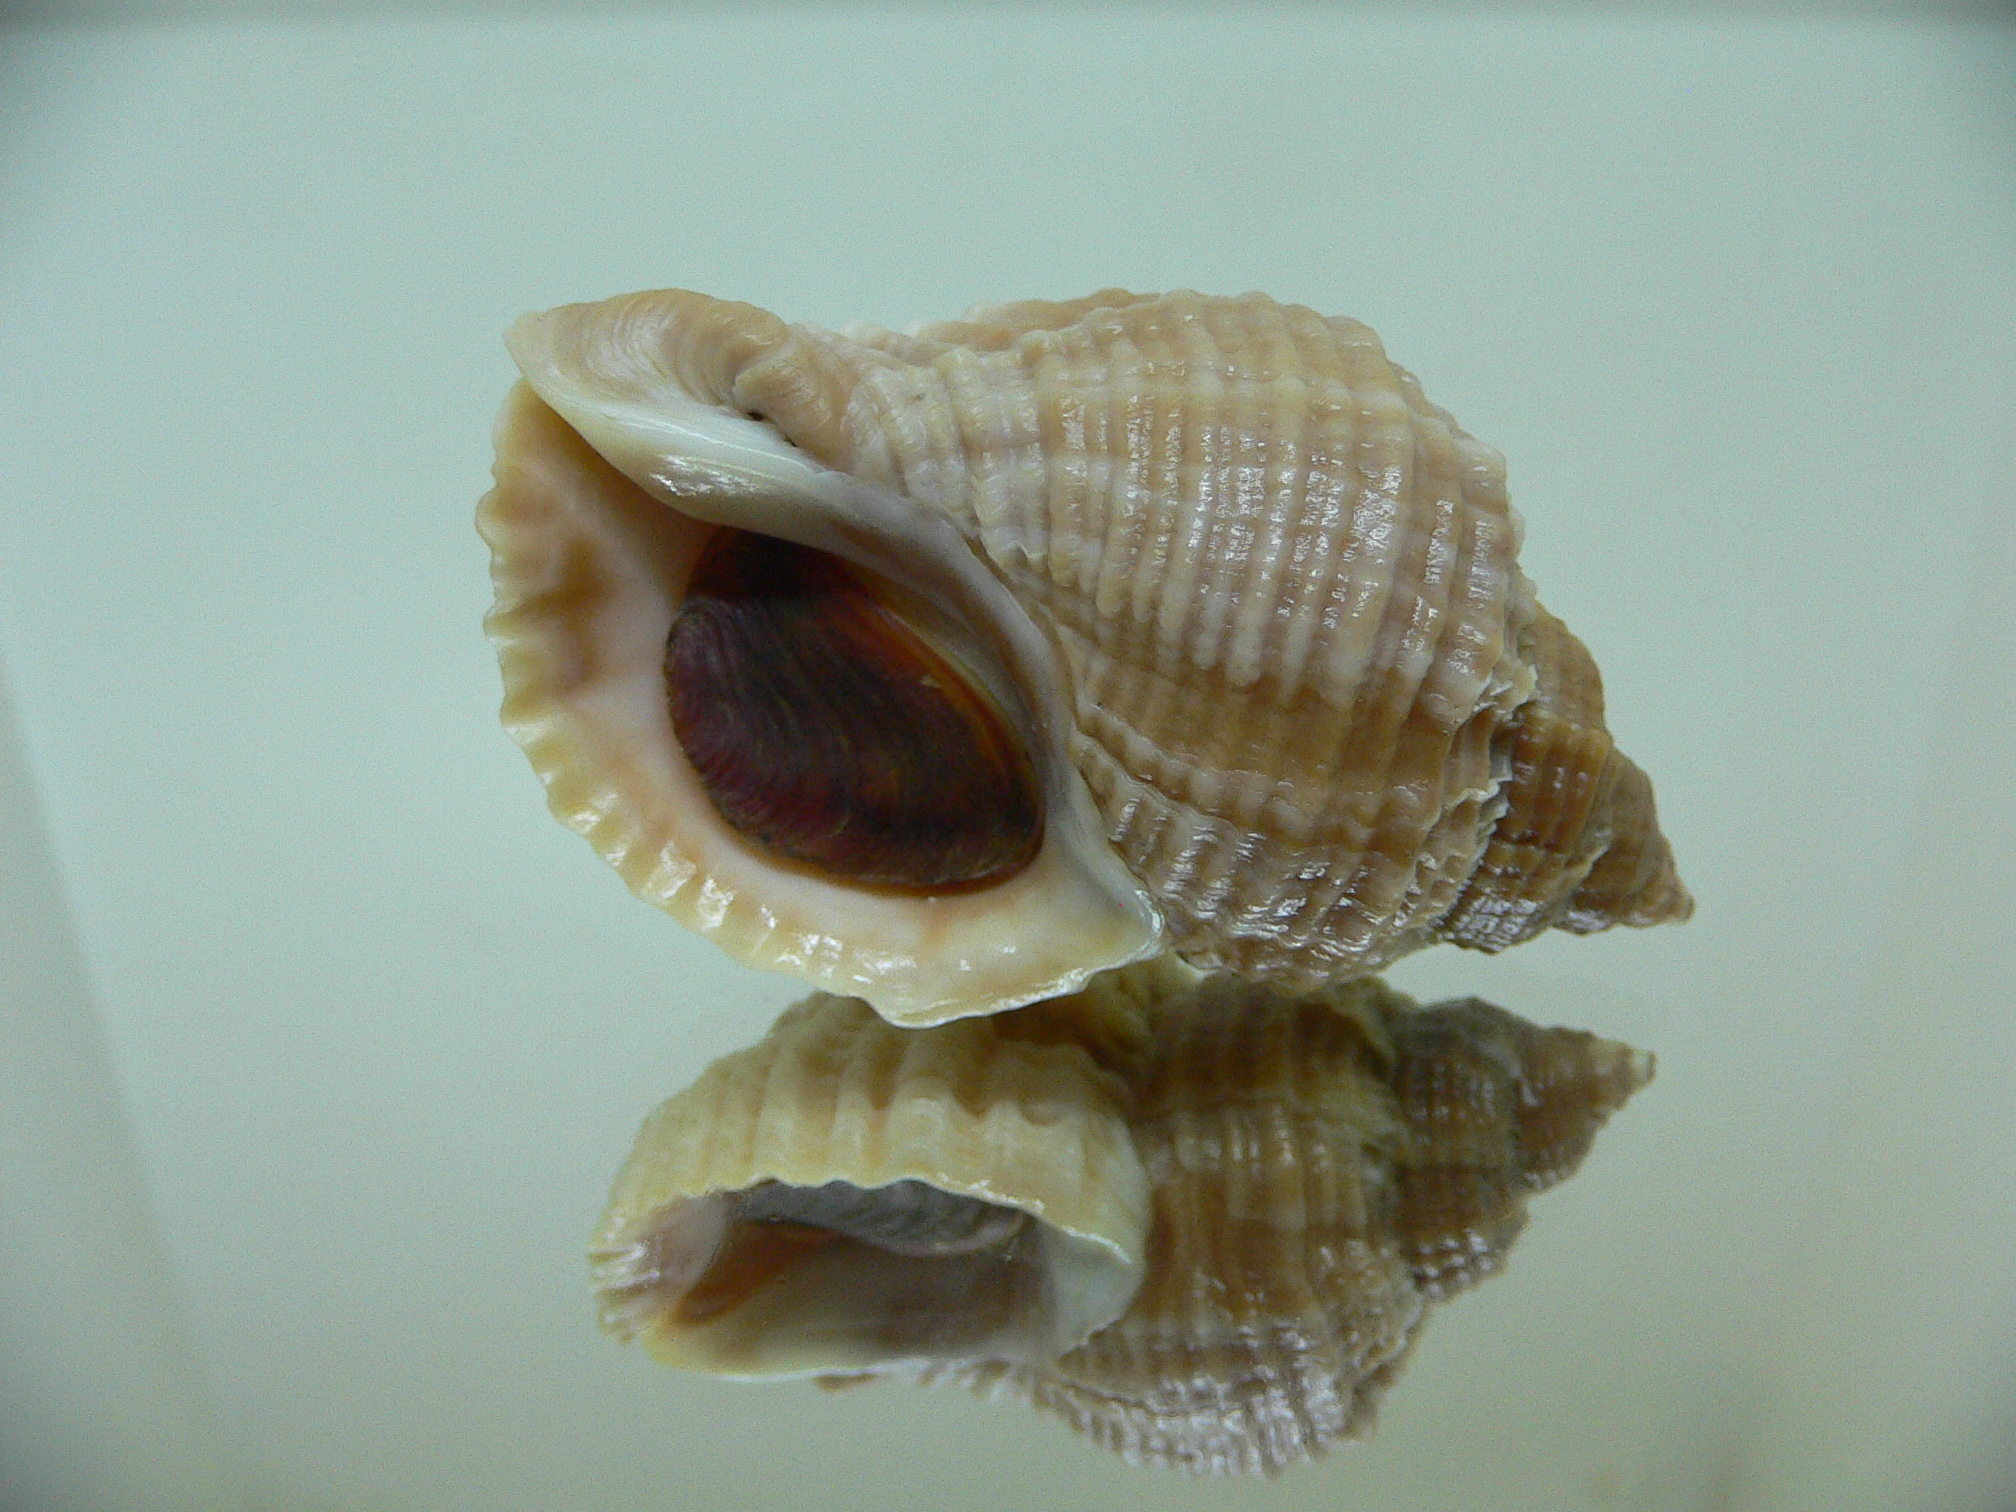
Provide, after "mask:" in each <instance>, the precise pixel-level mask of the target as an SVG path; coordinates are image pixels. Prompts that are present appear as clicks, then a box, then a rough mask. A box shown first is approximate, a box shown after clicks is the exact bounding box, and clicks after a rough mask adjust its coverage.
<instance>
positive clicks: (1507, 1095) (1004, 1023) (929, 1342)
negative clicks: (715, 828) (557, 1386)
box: [591, 958, 1652, 1475]
mask: <svg viewBox="0 0 2016 1512" xmlns="http://www.w3.org/2000/svg"><path fill="white" fill-rule="evenodd" d="M1651 1074H1652V1061H1651V1057H1650V1056H1647V1055H1644V1054H1642V1053H1640V1052H1637V1051H1633V1050H1630V1049H1628V1048H1627V1047H1625V1046H1622V1045H1617V1044H1613V1043H1609V1042H1606V1041H1602V1040H1599V1039H1597V1038H1596V1037H1595V1036H1593V1035H1589V1034H1585V1033H1582V1032H1580V1031H1574V1030H1562V1029H1541V1028H1538V1027H1536V1026H1534V1025H1532V1024H1529V1023H1526V1022H1525V1021H1523V1020H1521V1019H1518V1018H1516V1017H1514V1016H1513V1015H1511V1014H1508V1013H1506V1012H1504V1011H1503V1010H1501V1009H1498V1008H1494V1007H1491V1006H1490V1005H1488V1004H1484V1003H1480V1002H1477V1001H1475V1000H1468V1001H1463V1002H1457V1003H1450V1004H1442V1005H1438V1006H1435V1007H1432V1008H1426V1009H1422V1008H1417V1007H1415V1006H1414V1005H1413V1004H1412V1003H1411V1002H1410V1001H1408V1000H1407V999H1405V998H1403V997H1401V996H1400V995H1399V994H1397V993H1394V992H1392V991H1391V990H1389V989H1387V988H1386V987H1385V986H1384V985H1383V984H1381V983H1379V982H1378V981H1376V980H1372V979H1361V980H1358V981H1354V982H1349V983H1343V984H1334V985H1331V986H1327V987H1325V988H1323V989H1320V990H1319V991H1317V992H1314V993H1309V994H1304V995H1300V996H1295V995H1291V994H1288V993H1284V992H1282V991H1281V990H1279V989H1278V988H1274V987H1270V986H1268V985H1266V984H1264V983H1256V982H1250V981H1240V980H1237V979H1233V978H1229V977H1200V976H1199V975H1198V974H1196V973H1195V972H1194V971H1191V970H1190V969H1189V968H1187V967H1184V966H1182V965H1181V964H1179V963H1177V962H1176V961H1174V960H1173V959H1169V958H1165V959H1162V960H1158V961H1154V962H1149V963H1144V964H1142V965H1138V966H1133V967H1129V968H1126V969H1124V970H1120V971H1116V972H1111V973H1107V974H1105V975H1102V976H1100V977H1098V978H1096V979H1095V980H1094V981H1093V982H1092V983H1091V984H1090V985H1089V986H1088V987H1087V988H1086V989H1085V990H1083V991H1082V992H1080V993H1077V994H1074V995H1071V996H1068V997H1065V998H1061V999H1056V1000H1052V1001H1048V1002H1045V1003H1041V1004H1037V1005H1033V1006H1031V1007H1027V1008H1024V1009H1021V1010H1018V1011H1015V1012H1011V1013H1004V1014H999V1015H995V1016H992V1017H988V1018H984V1019H972V1020H965V1021H961V1022H957V1023H948V1024H945V1025H941V1026H939V1027H937V1028H931V1029H918V1030H904V1029H898V1028H896V1027H893V1026H891V1025H888V1024H887V1023H885V1022H883V1021H881V1020H879V1019H878V1018H877V1017H876V1016H875V1015H874V1014H873V1013H872V1011H871V1010H870V1009H869V1008H868V1006H867V1005H866V1004H864V1003H861V1002H859V1001H856V1000H849V999H842V998H834V997H827V996H823V995H822V996H818V997H814V998H812V999H810V1000H808V1001H807V1002H805V1003H801V1004H800V1005H798V1006H797V1007H796V1008H793V1009H791V1010H790V1011H789V1012H787V1013H786V1014H785V1015H784V1017H783V1018H782V1019H780V1020H779V1022H778V1024H777V1025H776V1027H775V1028H773V1029H772V1031H771V1033H770V1034H769V1036H767V1037H766V1038H765V1039H764V1040H763V1041H762V1042H761V1043H759V1044H758V1045H756V1046H753V1047H751V1048H750V1049H748V1050H744V1051H741V1052H738V1053H736V1054H734V1055H730V1056H728V1057H726V1058H725V1059H723V1060H722V1061H719V1062H716V1063H715V1065H714V1066H712V1067H710V1068H709V1070H708V1071H707V1072H706V1073H705V1074H704V1075H703V1076H702V1077H701V1079H700V1081H699V1082H697V1083H696V1084H695V1085H694V1087H692V1088H690V1089H689V1090H688V1091H687V1092H684V1093H681V1094H680V1095H679V1096H677V1097H674V1098H673V1099H671V1100H670V1101H669V1102H668V1103H666V1104H665V1106H664V1107H662V1108H661V1109H659V1111H658V1112H657V1113H656V1114H654V1115H653V1116H652V1118H651V1119H650V1120H649V1121H648V1122H647V1124H646V1125H645V1128H644V1130H643V1132H642V1133H641V1134H640V1136H639V1138H638V1142H637V1146H636V1149H635V1150H634V1152H633V1153H632V1155H631V1158H630V1161H629V1163H628V1164H627V1165H626V1166H625V1168H624V1170H623V1173H622V1174H621V1175H620V1176H619V1177H618V1178H617V1183H616V1187H615V1191H614V1193H613V1195H612V1199H611V1203H610V1206H609V1210H608V1212H607V1213H606V1214H605V1216H604V1218H603V1221H602V1224H601V1226H600V1228H599V1230H598V1232H597V1235H596V1238H595V1241H594V1244H593V1246H592V1247H591V1257H592V1259H593V1262H594V1269H595V1277H596V1286H597V1290H598V1293H599V1295H600V1297H601V1301H602V1317H603V1323H604V1326H605V1327H607V1328H609V1329H610V1331H612V1332H613V1333H616V1334H617V1335H618V1336H619V1337H625V1338H628V1337H638V1336H641V1337H642V1338H643V1339H644V1341H645V1342H646V1343H647V1344H648V1345H649V1347H650V1348H651V1349H652V1351H653V1352H654V1354H656V1355H658V1356H659V1357H660V1358H661V1359H663V1360H665V1361H666V1362H667V1363H670V1364H674V1365H678V1366H681V1367H684V1368H689V1369H697V1370H703V1371H709V1372H712V1373H716V1374H721V1375H727V1376H731V1377H742V1378H749V1377H757V1376H775V1375H802V1376H815V1377H819V1378H822V1379H846V1378H872V1377H876V1376H890V1375H893V1376H899V1377H903V1378H907V1379H916V1380H922V1381H927V1382H951V1383H958V1384H964V1385H966V1386H969V1387H971V1388H973V1389H976V1390H979V1391H982V1392H984V1393H987V1394H989V1395H992V1396H1003V1395H1007V1396H1020V1397H1022V1398H1025V1399H1027V1400H1029V1401H1031V1402H1032V1403H1034V1404H1035V1405H1036V1406H1038V1407H1039V1408H1041V1409H1043V1410H1045V1411H1047V1412H1050V1413H1053V1414H1055V1415H1057V1416H1060V1417H1062V1418H1063V1419H1064V1420H1065V1421H1066V1422H1068V1423H1070V1424H1071V1425H1072V1426H1073V1427H1074V1428H1076V1429H1078V1430H1079V1431H1080V1432H1081V1433H1084V1434H1085V1435H1087V1436H1088V1437H1089V1438H1091V1439H1092V1440H1093V1441H1094V1442H1096V1443H1099V1444H1100V1445H1102V1446H1104V1447H1106V1448H1108V1449H1110V1450H1113V1451H1115V1452H1117V1453H1119V1454H1121V1455H1123V1456H1124V1457H1126V1458H1127V1459H1129V1460H1131V1461H1135V1462H1143V1463H1154V1464H1166V1465H1172V1466H1176V1467H1179V1468H1183V1469H1187V1470H1191V1471H1198V1472H1208V1473H1240V1472H1254V1473H1264V1474H1270V1475H1271V1474H1274V1473H1276V1472H1278V1471H1279V1470H1281V1469H1282V1468H1284V1467H1285V1466H1286V1465H1288V1464H1291V1463H1294V1462H1295V1461H1297V1460H1301V1459H1306V1458H1311V1457H1315V1456H1319V1455H1321V1454H1322V1453H1324V1452H1325V1450H1326V1449H1327V1447H1328V1446H1329V1445H1331V1444H1332V1443H1334V1442H1337V1441H1339V1440H1343V1439H1349V1438H1353V1437H1362V1436H1363V1435H1364V1434H1366V1433H1367V1432H1369V1431H1370V1428H1371V1425H1372V1419H1373V1414H1374V1410H1375V1408H1376V1405H1377V1402H1378V1400H1379V1398H1380V1396H1381V1395H1382V1393H1383V1392H1384V1391H1385V1390H1386V1389H1387V1387H1388V1386H1390V1385H1391V1384H1392V1382H1393V1380H1394V1379H1395V1377H1396V1375H1397V1373H1398V1372H1399V1370H1400V1368H1401V1366H1402V1365H1403V1363H1404V1361H1405V1359H1406V1357H1407V1354H1408V1351H1409V1350H1410V1348H1411V1347H1412V1345H1413V1342H1414V1341H1415V1339H1416V1338H1417V1337H1418V1334H1419V1330H1420V1327H1421V1325H1422V1323H1423V1321H1424V1319H1425V1317H1426V1315H1427V1313H1428V1311H1429V1310H1430V1308H1431V1307H1432V1306H1433V1305H1435V1304H1437V1303H1439V1302H1442V1301H1444V1300H1446V1299H1447V1298H1449V1297H1451V1296H1453V1295H1455V1294H1456V1293H1458V1292H1460V1291H1461V1290H1463V1289H1464V1288H1466V1287H1468V1286H1470V1285H1473V1284H1475V1283H1476V1282H1477V1281H1480V1280H1482V1279H1484V1278H1485V1277H1487V1276H1489V1275H1491V1274H1493V1273H1494V1272H1495V1271H1496V1270H1497V1269H1498V1268H1499V1267H1500V1266H1501V1265H1502V1263H1503V1260H1504V1257H1505V1254H1506V1252H1507V1251H1508V1249H1509V1248H1510V1246H1511V1244H1512V1242H1513V1241H1514V1239H1515V1238H1516V1236H1517V1234H1518V1233H1519V1231H1520V1229H1521V1227H1522V1226H1523V1224H1524V1222H1525V1219H1526V1204H1527V1201H1528V1199H1529V1198H1530V1196H1531V1195H1532V1194H1533V1193H1534V1192H1537V1191H1539V1190H1542V1189H1544V1188H1545V1187H1547V1186H1549V1185H1552V1184H1553V1183H1555V1182H1556V1181H1558V1180H1560V1179H1562V1178H1564V1177H1565V1176H1567V1175H1568V1174H1570V1173H1571V1172H1572V1171H1573V1170H1574V1168H1575V1167H1576V1166H1577V1165H1578V1164H1579V1163H1580V1161H1581V1159H1582V1158H1583V1156H1585V1155H1586V1154H1587V1152H1588V1149H1589V1146H1590V1143H1591V1141H1592V1140H1593V1138H1594V1136H1595V1133H1596V1131H1597V1130H1598V1129H1599V1128H1600V1127H1601V1126H1602V1124H1603V1123H1604V1121H1605V1120H1606V1119H1607V1118H1608V1117H1609V1115H1610V1114H1611V1113H1613V1112H1614V1111H1615V1110H1616V1109H1617V1108H1619V1107H1621V1106H1622V1105H1623V1103H1624V1102H1625V1101H1626V1100H1627V1099H1628V1098H1629V1097H1630V1096H1631V1095H1632V1093H1633V1092H1635V1091H1636V1090H1637V1089H1638V1088H1640V1087H1642V1086H1643V1085H1644V1084H1645V1082H1646V1081H1648V1080H1649V1079H1650V1077H1651ZM955 1110H956V1111H955ZM948 1117H949V1118H950V1120H951V1121H950V1122H949V1123H947V1121H946V1120H947V1118H948ZM927 1130H936V1131H937V1132H934V1133H931V1134H928V1135H927V1134H926V1133H925V1131H927ZM899 1170H900V1171H903V1172H905V1173H907V1174H905V1175H903V1176H901V1177H900V1178H897V1179H896V1180H893V1181H892V1180H891V1176H892V1173H893V1172H896V1171H899ZM786 1171H788V1173H789V1174H788V1175H785V1176H780V1175H778V1174H775V1173H779V1172H786ZM904 1183H908V1184H909V1186H908V1187H907V1188H905V1187H904V1186H903V1184H904ZM836 1184H837V1185H836ZM919 1186H921V1187H925V1188H929V1189H930V1191H931V1192H933V1193H935V1194H936V1195H935V1196H931V1195H926V1194H924V1193H920V1192H918V1191H917V1190H916V1188H917V1187H919ZM786 1187H788V1188H789V1190H785V1188H786ZM738 1229H739V1230H741V1231H742V1232H741V1234H740V1236H739V1237H737V1235H736V1231H737V1230H738ZM892 1231H895V1232H898V1233H899V1235H900V1236H907V1237H900V1236H899V1237H897V1238H896V1239H895V1243H896V1244H897V1245H899V1246H902V1247H903V1248H907V1249H908V1250H910V1251H912V1252H913V1253H912V1254H910V1255H909V1256H907V1257H904V1256H902V1255H900V1254H899V1253H898V1251H897V1250H896V1249H894V1248H889V1247H886V1246H887V1245H888V1244H889V1242H890V1234H891V1232H892ZM878 1234H879V1235H880V1241H879V1242H880V1244H881V1245H883V1246H885V1247H880V1248H878V1247H877V1244H878V1239H877V1237H876V1236H877V1235H878ZM920 1235H921V1236H924V1242H918V1241H919V1236H920ZM948 1237H949V1238H950V1241H951V1242H947V1243H941V1244H936V1245H935V1247H934V1244H933V1243H932V1242H931V1241H934V1240H942V1239H946V1238H948ZM738 1245H739V1246H740V1247H739V1248H738ZM871 1250H872V1252H873V1256H874V1264H873V1265H872V1266H863V1265H860V1264H858V1263H857V1264H851V1265H850V1264H849V1256H850V1254H860V1253H866V1252H868V1251H871ZM723 1257H726V1271H727V1273H728V1274H727V1275H726V1278H725V1279H723V1278H722V1277H721V1276H720V1275H719V1274H718V1273H719V1272H721V1271H722V1269H723ZM892 1267H894V1269H892ZM710 1272H712V1273H716V1274H715V1275H714V1276H713V1277H711V1278H710ZM884 1278H887V1279H886V1280H885V1279H884ZM696 1289H697V1290H699V1291H700V1293H701V1300H702V1305H700V1306H698V1307H695V1306H693V1305H691V1304H688V1303H686V1302H685V1300H684V1299H685V1298H687V1297H688V1296H689V1295H691V1294H692V1293H693V1291H695V1290H696ZM899 1294H900V1297H899ZM899 1300H900V1302H901V1303H902V1306H901V1307H898V1306H897V1305H896V1303H897V1302H898V1301H899Z"/></svg>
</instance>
